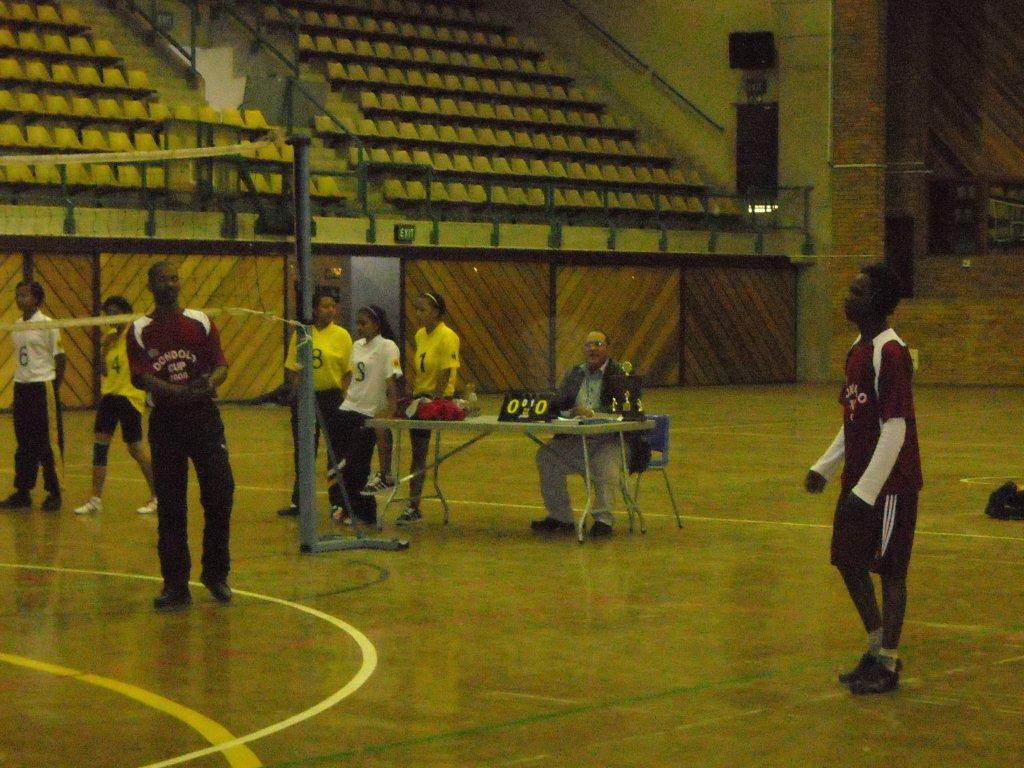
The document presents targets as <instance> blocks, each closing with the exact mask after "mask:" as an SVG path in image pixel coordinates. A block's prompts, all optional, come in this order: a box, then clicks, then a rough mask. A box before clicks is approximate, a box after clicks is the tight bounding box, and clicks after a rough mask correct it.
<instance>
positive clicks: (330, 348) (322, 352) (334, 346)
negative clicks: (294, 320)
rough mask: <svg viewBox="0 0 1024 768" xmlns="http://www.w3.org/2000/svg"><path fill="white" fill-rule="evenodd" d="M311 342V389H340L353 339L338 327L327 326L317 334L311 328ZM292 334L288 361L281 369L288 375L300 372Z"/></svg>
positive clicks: (320, 390)
mask: <svg viewBox="0 0 1024 768" xmlns="http://www.w3.org/2000/svg"><path fill="white" fill-rule="evenodd" d="M310 330H311V331H312V339H313V389H315V390H316V391H317V392H322V391H324V390H325V389H341V388H342V384H343V383H344V381H345V374H346V373H348V359H349V357H350V356H351V355H352V337H351V336H350V335H349V332H348V331H346V330H345V329H344V328H342V327H341V326H340V325H335V324H334V323H328V324H327V325H326V326H324V328H323V330H320V329H319V328H317V327H316V326H315V325H314V326H311V329H310ZM298 335H299V334H298V333H297V332H296V333H293V334H292V338H291V340H290V341H289V342H288V357H287V360H288V362H286V363H285V364H284V367H285V368H287V369H288V370H289V371H297V370H299V363H298V356H297V352H296V349H295V339H296V338H297V337H298Z"/></svg>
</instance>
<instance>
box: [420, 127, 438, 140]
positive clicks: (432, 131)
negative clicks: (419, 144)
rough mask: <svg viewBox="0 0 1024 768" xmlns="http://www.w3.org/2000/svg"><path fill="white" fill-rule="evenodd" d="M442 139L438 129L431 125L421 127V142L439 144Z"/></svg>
mask: <svg viewBox="0 0 1024 768" xmlns="http://www.w3.org/2000/svg"><path fill="white" fill-rule="evenodd" d="M440 140H441V138H440V137H439V136H438V134H437V128H435V127H434V126H433V125H432V124H431V123H423V124H422V125H421V126H420V141H430V142H439V141H440Z"/></svg>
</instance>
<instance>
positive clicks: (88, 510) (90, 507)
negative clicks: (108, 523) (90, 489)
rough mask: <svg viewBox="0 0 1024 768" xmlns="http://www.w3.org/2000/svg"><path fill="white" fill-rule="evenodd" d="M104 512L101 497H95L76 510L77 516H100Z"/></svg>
mask: <svg viewBox="0 0 1024 768" xmlns="http://www.w3.org/2000/svg"><path fill="white" fill-rule="evenodd" d="M102 511H103V502H102V501H101V500H100V497H99V496H93V497H92V498H91V499H89V500H88V501H87V502H85V504H83V505H82V506H80V507H76V508H75V514H76V515H98V514H99V513H100V512H102Z"/></svg>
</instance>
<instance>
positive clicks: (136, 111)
mask: <svg viewBox="0 0 1024 768" xmlns="http://www.w3.org/2000/svg"><path fill="white" fill-rule="evenodd" d="M123 107H124V117H125V119H126V120H131V121H133V122H147V123H148V122H149V121H150V118H149V114H148V113H147V112H146V105H145V104H143V103H142V102H141V101H138V100H136V99H127V100H125V102H124V104H123Z"/></svg>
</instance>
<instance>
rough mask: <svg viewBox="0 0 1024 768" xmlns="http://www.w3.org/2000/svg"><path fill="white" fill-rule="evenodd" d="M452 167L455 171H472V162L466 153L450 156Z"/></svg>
mask: <svg viewBox="0 0 1024 768" xmlns="http://www.w3.org/2000/svg"><path fill="white" fill-rule="evenodd" d="M452 168H453V170H454V171H455V172H456V173H472V172H473V163H472V162H471V161H470V159H469V158H468V157H467V156H466V155H455V156H454V157H452Z"/></svg>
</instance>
